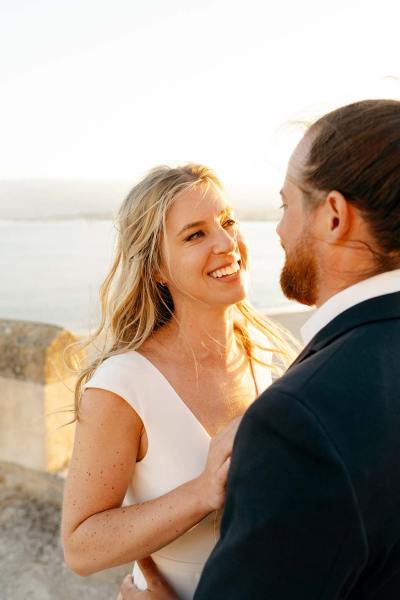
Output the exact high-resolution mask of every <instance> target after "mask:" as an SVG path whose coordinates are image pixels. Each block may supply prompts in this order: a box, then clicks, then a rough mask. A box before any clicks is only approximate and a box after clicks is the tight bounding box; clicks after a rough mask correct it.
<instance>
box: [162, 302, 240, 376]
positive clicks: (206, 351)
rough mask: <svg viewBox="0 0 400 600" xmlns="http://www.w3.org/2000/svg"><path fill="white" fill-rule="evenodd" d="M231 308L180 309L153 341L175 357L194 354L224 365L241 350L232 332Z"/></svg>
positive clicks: (179, 357)
mask: <svg viewBox="0 0 400 600" xmlns="http://www.w3.org/2000/svg"><path fill="white" fill-rule="evenodd" d="M233 314H234V307H228V308H224V309H216V310H211V309H209V308H205V309H204V310H189V309H185V310H181V311H179V312H178V314H176V316H175V318H173V319H171V320H170V321H169V322H168V323H167V324H166V325H164V326H163V327H162V328H161V329H160V330H159V331H158V332H157V334H155V341H156V342H157V344H159V345H161V346H162V347H163V349H164V350H165V351H169V352H170V353H171V348H173V354H174V357H175V358H176V359H177V360H185V359H186V358H189V359H190V360H193V357H195V358H196V360H198V361H200V362H201V363H203V364H204V363H206V364H207V365H210V364H213V365H220V366H226V365H228V364H230V363H231V362H232V361H233V360H235V359H236V358H237V357H238V355H239V354H242V350H241V348H240V347H239V344H238V342H237V339H236V336H235V332H234V318H233Z"/></svg>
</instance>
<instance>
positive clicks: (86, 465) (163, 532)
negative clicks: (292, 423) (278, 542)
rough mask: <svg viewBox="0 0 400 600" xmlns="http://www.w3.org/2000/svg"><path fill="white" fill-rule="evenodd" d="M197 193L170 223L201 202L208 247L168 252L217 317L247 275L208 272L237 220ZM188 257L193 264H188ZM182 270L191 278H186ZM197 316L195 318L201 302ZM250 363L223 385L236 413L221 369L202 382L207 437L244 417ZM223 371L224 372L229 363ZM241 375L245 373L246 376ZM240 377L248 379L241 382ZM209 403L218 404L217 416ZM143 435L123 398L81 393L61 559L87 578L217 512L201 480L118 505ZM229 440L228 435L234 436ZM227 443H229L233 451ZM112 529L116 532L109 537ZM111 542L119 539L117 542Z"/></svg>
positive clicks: (233, 246)
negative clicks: (229, 280)
mask: <svg viewBox="0 0 400 600" xmlns="http://www.w3.org/2000/svg"><path fill="white" fill-rule="evenodd" d="M196 193H197V192H196ZM196 193H195V192H194V191H193V190H192V191H191V192H190V194H189V195H188V198H187V200H188V202H186V203H185V200H184V199H183V200H182V198H183V196H182V195H180V201H181V202H182V205H181V206H179V207H177V210H176V211H175V217H173V218H172V220H171V219H169V222H168V225H167V226H168V227H170V226H172V225H174V218H176V219H181V217H182V214H183V213H182V210H185V211H187V210H188V207H189V213H190V211H192V212H193V210H195V211H198V210H199V206H200V200H201V203H203V204H201V206H205V207H206V211H208V212H207V214H206V215H205V219H206V221H207V223H210V226H209V227H208V225H207V227H208V229H207V231H206V234H207V235H206V236H205V237H204V240H205V245H203V238H201V240H200V238H199V240H200V241H199V240H198V239H196V240H195V241H194V242H193V243H192V244H191V246H190V249H189V246H188V245H186V247H185V248H186V250H185V252H184V253H183V250H182V247H183V241H182V240H179V247H178V246H176V247H175V246H174V248H175V250H176V251H174V252H173V261H174V273H175V275H176V277H177V278H178V279H179V283H180V284H182V285H184V286H186V292H185V293H187V294H190V293H194V294H195V295H196V294H197V296H198V300H199V301H200V302H205V303H206V304H207V306H208V304H210V303H211V304H213V303H215V304H216V307H217V309H218V315H220V314H221V315H222V312H220V307H221V306H222V307H223V309H224V310H225V307H227V306H232V305H233V304H235V303H236V302H238V301H239V300H242V299H243V298H244V297H245V294H246V289H245V288H246V282H245V273H240V275H239V276H237V285H236V284H235V285H232V286H230V285H225V284H222V283H217V282H216V281H215V280H213V279H212V278H211V277H210V276H209V275H208V272H211V270H213V269H215V265H216V264H217V263H218V264H221V262H222V261H226V260H227V258H228V259H229V260H231V259H232V258H233V257H234V255H235V253H237V250H238V242H237V239H236V232H234V225H232V224H231V221H232V219H230V220H228V219H226V216H225V215H226V213H227V211H226V201H225V199H224V198H223V197H222V195H221V194H219V192H218V193H215V189H214V188H213V189H212V190H210V193H209V192H207V194H206V197H205V196H204V190H198V194H197V198H194V197H193V194H194V196H195V195H196ZM193 198H194V199H193ZM190 207H191V208H190ZM201 210H203V209H201ZM210 211H211V212H210ZM210 215H211V217H210ZM185 218H186V219H188V220H187V222H188V223H190V222H194V221H196V220H198V219H197V217H196V218H193V215H190V214H188V213H185ZM171 224H172V225H171ZM175 226H179V228H181V224H180V223H178V222H175ZM233 233H235V235H233ZM235 260H236V259H235ZM189 262H190V264H191V265H192V266H195V268H190V269H188V268H187V265H188V264H189ZM211 263H212V264H213V268H211V267H212V265H211ZM186 275H187V276H188V278H187V279H186V280H184V278H185V276H186ZM242 275H243V277H242ZM189 276H190V277H189ZM233 279H234V278H233ZM217 290H219V291H218V293H216V292H217ZM174 302H175V300H174ZM217 309H216V310H217ZM207 310H208V308H207ZM194 316H195V318H196V320H197V319H198V306H196V312H195V315H194ZM222 319H223V320H224V319H225V317H222ZM229 322H230V321H229ZM223 324H225V321H224V323H223ZM212 331H214V329H212ZM232 335H233V331H232ZM247 363H248V361H247V358H246V357H244V359H243V360H242V361H241V371H240V373H238V374H237V377H236V379H235V381H234V384H235V385H230V384H231V383H232V381H231V380H230V379H229V381H227V382H226V383H227V386H228V383H229V389H230V390H232V389H233V388H234V387H235V386H236V387H237V397H238V398H239V397H240V398H242V397H244V398H245V400H244V401H243V402H242V403H239V401H238V402H237V404H235V413H232V411H231V410H230V411H229V412H228V411H227V410H226V408H225V399H224V398H222V397H220V396H219V397H218V395H217V392H219V389H220V383H221V377H220V375H221V373H218V378H217V379H218V383H217V382H215V383H214V386H212V385H210V383H209V382H208V383H207V386H206V387H207V390H208V393H209V396H210V400H211V399H212V400H214V405H213V414H212V415H206V414H205V415H204V420H207V418H208V421H209V425H210V432H211V434H212V435H215V434H216V433H217V432H218V431H219V430H221V429H222V428H223V427H224V426H225V425H226V424H227V423H228V421H230V420H231V419H232V418H234V417H236V416H238V415H240V414H242V413H243V412H244V410H245V408H247V406H248V404H249V403H250V402H251V401H253V400H254V397H255V396H254V381H253V379H252V378H251V376H250V377H249V375H248V371H249V367H248V364H247ZM208 366H209V365H207V367H208ZM223 368H224V369H226V365H224V367H223ZM207 371H209V369H207ZM244 373H246V377H247V378H244V377H243V375H244ZM183 375H185V373H183ZM239 375H240V376H239ZM226 378H227V379H228V376H226ZM184 379H185V377H182V380H184ZM186 379H187V377H186ZM243 381H245V382H246V383H245V384H243V383H242V382H243ZM190 389H193V386H191V387H190ZM235 389H236V388H235ZM203 392H204V389H203ZM205 405H207V403H206V404H205ZM210 405H211V402H210ZM214 408H215V409H219V412H218V413H217V414H218V417H217V418H216V416H215V412H214ZM202 416H203V415H202ZM200 420H201V419H200ZM142 435H143V423H142V422H141V420H140V418H139V417H138V415H137V414H136V412H135V411H134V410H133V409H132V407H131V406H130V405H129V404H128V403H127V402H125V400H123V399H122V398H120V397H119V396H117V395H116V394H113V393H111V392H107V391H105V390H101V389H96V388H90V389H87V390H86V391H85V392H84V395H83V398H82V402H81V408H80V419H79V422H78V424H77V429H76V436H75V446H74V453H73V457H72V461H71V465H70V470H69V475H68V478H67V481H66V485H65V495H64V507H63V524H62V536H63V543H64V550H65V558H66V561H67V563H68V564H69V565H70V566H71V568H72V569H74V570H76V571H77V572H78V573H79V574H82V575H88V574H91V573H93V572H95V571H98V570H101V569H105V568H110V567H112V566H115V565H119V564H126V563H128V562H132V561H133V560H137V559H140V558H143V557H145V556H147V555H148V554H149V553H152V552H154V551H156V550H158V549H160V548H162V547H163V546H165V545H167V544H168V543H170V542H171V541H173V540H174V539H176V538H177V537H179V536H180V535H182V534H183V533H185V532H186V531H188V530H189V529H190V528H191V527H193V526H194V525H196V524H197V523H198V522H199V521H200V520H201V519H203V518H204V517H205V516H206V515H207V514H209V513H210V512H212V510H214V505H211V504H210V501H209V496H210V494H209V493H208V492H210V491H211V483H210V482H209V480H207V479H204V478H202V479H200V478H196V479H195V480H192V481H189V482H187V483H186V484H183V485H182V486H179V487H178V488H176V489H174V490H171V492H169V493H168V494H166V495H165V497H162V498H155V499H154V500H150V501H147V502H144V503H140V504H136V505H132V506H129V507H124V509H122V502H123V500H124V496H125V493H126V490H127V488H128V486H129V484H130V482H131V481H132V478H133V476H134V471H135V465H136V460H137V458H138V456H139V451H140V442H141V439H142ZM231 437H232V440H233V435H232V436H231ZM232 440H229V446H230V449H231V446H232ZM140 458H143V456H140ZM224 460H225V458H224ZM215 462H216V460H215ZM216 467H217V465H216ZM220 467H221V465H218V468H220ZM89 473H90V475H89ZM205 483H207V485H204V484H205ZM205 490H206V491H207V493H206V492H205ZM213 490H214V488H213ZM213 496H214V497H218V498H221V499H223V489H222V488H221V491H220V489H219V488H218V491H217V492H214V493H213ZM111 529H112V530H113V533H114V535H113V536H112V538H111V536H110V530H111ZM94 531H96V532H97V536H96V539H95V541H94V536H92V535H91V534H92V533H93V532H94ZM116 539H117V540H118V544H116V543H115V540H116Z"/></svg>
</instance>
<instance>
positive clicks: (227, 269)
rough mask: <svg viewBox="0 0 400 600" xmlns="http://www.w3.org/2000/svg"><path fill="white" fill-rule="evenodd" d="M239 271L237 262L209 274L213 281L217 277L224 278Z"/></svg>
mask: <svg viewBox="0 0 400 600" xmlns="http://www.w3.org/2000/svg"><path fill="white" fill-rule="evenodd" d="M239 270H240V266H239V264H238V263H237V262H235V263H233V264H232V265H229V267H224V268H223V269H217V270H216V271H213V272H212V273H209V275H210V276H211V277H214V279H218V278H219V277H224V276H225V275H233V273H237V272H238V271H239Z"/></svg>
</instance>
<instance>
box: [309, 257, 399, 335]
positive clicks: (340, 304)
mask: <svg viewBox="0 0 400 600" xmlns="http://www.w3.org/2000/svg"><path fill="white" fill-rule="evenodd" d="M393 292H400V269H395V270H394V271H386V272H385V273H380V274H379V275H374V276H373V277H369V278H368V279H364V280H363V281H360V282H359V283H356V284H354V285H351V286H350V287H348V288H345V289H344V290H342V291H341V292H338V293H337V294H335V295H334V296H332V297H331V298H329V300H327V301H326V302H325V303H324V304H322V306H320V307H319V308H318V310H317V311H316V312H315V313H314V314H313V315H312V317H310V318H309V319H308V321H306V323H305V324H304V325H303V327H302V328H301V337H302V339H303V342H304V344H305V345H307V344H308V343H309V342H310V341H311V340H312V338H313V337H314V336H315V335H316V334H317V333H318V332H319V331H320V330H321V329H322V328H323V327H325V325H327V324H328V323H329V322H330V321H332V319H334V318H335V317H337V316H338V315H340V313H342V312H344V311H345V310H347V309H348V308H351V307H352V306H354V305H355V304H359V303H360V302H363V301H364V300H369V299H370V298H376V297H377V296H383V295H385V294H391V293H393Z"/></svg>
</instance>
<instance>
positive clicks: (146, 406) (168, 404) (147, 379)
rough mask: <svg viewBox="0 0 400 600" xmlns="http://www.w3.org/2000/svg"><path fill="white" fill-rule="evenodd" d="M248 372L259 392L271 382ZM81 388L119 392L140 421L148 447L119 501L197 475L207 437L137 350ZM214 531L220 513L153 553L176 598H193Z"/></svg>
mask: <svg viewBox="0 0 400 600" xmlns="http://www.w3.org/2000/svg"><path fill="white" fill-rule="evenodd" d="M264 358H265V355H264ZM267 360H268V357H267ZM253 373H254V377H255V381H256V384H257V388H258V390H259V391H260V392H261V391H263V390H264V389H265V388H267V387H268V386H269V385H270V384H271V371H270V369H268V368H267V367H263V366H261V365H259V364H258V363H256V362H254V361H253ZM84 387H85V388H88V387H92V388H93V387H95V388H101V389H105V390H108V391H111V392H114V393H115V394H117V395H118V396H121V397H122V398H124V399H125V400H126V402H128V403H129V404H130V405H131V406H132V407H133V408H134V409H135V411H136V412H137V413H138V415H139V416H140V418H141V419H142V421H143V424H144V427H145V430H146V433H147V439H148V449H147V453H146V456H145V457H144V458H143V459H142V460H141V461H139V462H137V463H136V467H135V472H134V475H133V478H132V481H131V484H130V486H129V488H128V492H127V495H126V498H125V502H124V504H134V503H137V502H145V501H146V500H151V499H153V498H157V497H158V496H161V495H163V494H166V493H167V492H169V491H171V490H172V489H174V488H176V487H178V486H179V485H182V484H183V483H185V482H186V481H189V480H190V479H193V478H195V477H197V476H198V475H200V473H201V472H202V470H203V469H204V466H205V463H206V459H207V454H208V447H209V443H210V436H209V435H208V433H207V431H206V430H205V429H204V427H203V426H202V425H201V424H200V423H199V421H198V420H197V419H196V417H195V416H194V414H193V413H192V411H191V410H190V409H189V408H188V407H187V406H186V404H185V403H184V402H183V400H182V399H181V398H180V397H179V396H178V394H177V393H176V392H175V390H174V388H173V387H172V386H171V384H170V383H169V382H168V380H167V379H166V378H165V377H164V376H163V375H162V373H161V372H160V371H159V370H158V369H157V368H156V367H155V366H154V365H153V364H152V363H151V362H150V361H149V360H148V359H147V358H145V357H144V356H142V355H141V354H139V353H138V352H136V351H130V352H126V353H124V354H120V355H117V356H112V357H110V358H108V359H106V360H105V361H104V362H103V363H102V364H101V365H100V366H99V367H98V368H97V370H96V371H95V373H94V374H93V376H92V378H91V379H90V380H89V381H88V382H87V383H86V384H85V386H84ZM218 532H219V513H212V514H210V515H209V516H208V517H206V518H204V519H203V520H202V521H200V523H198V524H197V525H195V526H194V527H192V528H191V529H190V530H189V531H188V532H186V533H185V534H183V535H182V536H181V537H179V538H178V539H176V540H175V541H174V542H172V543H170V544H168V545H167V546H165V547H164V548H162V549H161V550H159V551H157V552H155V553H154V554H153V555H152V557H153V560H154V561H155V563H156V564H157V566H158V568H159V569H160V571H161V572H162V573H163V575H164V576H165V577H166V579H167V580H168V581H169V582H170V583H171V585H172V587H173V588H174V589H175V591H176V592H177V594H178V596H179V598H180V599H181V600H191V599H192V598H193V594H194V591H195V589H196V586H197V583H198V580H199V578H200V574H201V571H202V568H203V566H204V563H205V562H206V560H207V558H208V556H209V554H210V552H211V550H212V549H213V547H214V545H215V543H216V541H217V539H218ZM115 542H116V543H118V540H115ZM133 576H134V581H135V584H136V585H137V586H138V587H139V588H140V589H146V583H145V580H144V578H143V575H142V573H141V571H140V569H139V567H138V566H137V565H136V564H135V566H134V569H133Z"/></svg>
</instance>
